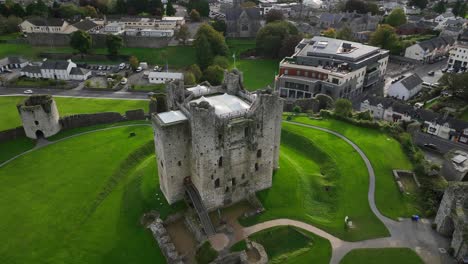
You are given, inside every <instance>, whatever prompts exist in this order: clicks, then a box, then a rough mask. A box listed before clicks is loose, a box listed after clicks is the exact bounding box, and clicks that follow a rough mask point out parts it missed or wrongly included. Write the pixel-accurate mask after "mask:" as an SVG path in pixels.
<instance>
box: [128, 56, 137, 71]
mask: <svg viewBox="0 0 468 264" xmlns="http://www.w3.org/2000/svg"><path fill="white" fill-rule="evenodd" d="M128 63H129V64H130V67H132V69H133V70H136V68H138V65H139V64H140V61H139V60H138V58H137V57H135V56H130V58H128Z"/></svg>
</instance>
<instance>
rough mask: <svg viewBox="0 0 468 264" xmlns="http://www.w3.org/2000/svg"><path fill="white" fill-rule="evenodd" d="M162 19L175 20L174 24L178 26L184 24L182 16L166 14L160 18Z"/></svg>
mask: <svg viewBox="0 0 468 264" xmlns="http://www.w3.org/2000/svg"><path fill="white" fill-rule="evenodd" d="M162 21H175V22H176V25H177V26H179V27H180V26H182V25H183V24H185V18H184V17H175V16H166V17H163V18H162Z"/></svg>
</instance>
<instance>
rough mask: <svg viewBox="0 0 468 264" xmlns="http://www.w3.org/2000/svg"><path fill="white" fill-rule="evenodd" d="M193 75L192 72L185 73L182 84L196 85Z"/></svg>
mask: <svg viewBox="0 0 468 264" xmlns="http://www.w3.org/2000/svg"><path fill="white" fill-rule="evenodd" d="M196 83H197V82H196V80H195V75H193V73H192V72H190V71H187V72H185V73H184V84H185V85H194V84H196Z"/></svg>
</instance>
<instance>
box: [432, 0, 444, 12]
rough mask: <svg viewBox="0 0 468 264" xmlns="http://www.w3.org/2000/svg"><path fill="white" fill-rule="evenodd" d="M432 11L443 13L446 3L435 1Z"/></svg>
mask: <svg viewBox="0 0 468 264" xmlns="http://www.w3.org/2000/svg"><path fill="white" fill-rule="evenodd" d="M434 11H435V12H437V13H439V14H443V13H445V11H447V5H446V3H445V2H444V1H443V0H441V1H439V2H437V3H436V4H435V5H434Z"/></svg>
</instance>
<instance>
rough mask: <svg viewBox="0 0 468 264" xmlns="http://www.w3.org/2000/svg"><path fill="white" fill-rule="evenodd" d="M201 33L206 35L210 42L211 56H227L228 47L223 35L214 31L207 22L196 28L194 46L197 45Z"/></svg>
mask: <svg viewBox="0 0 468 264" xmlns="http://www.w3.org/2000/svg"><path fill="white" fill-rule="evenodd" d="M202 35H204V36H206V39H207V40H208V42H209V43H210V46H211V49H212V50H211V51H212V53H213V56H216V55H220V56H227V54H228V51H229V49H228V47H227V45H226V40H225V39H224V36H223V35H222V34H221V33H220V32H218V31H216V30H215V29H214V28H213V27H212V26H210V25H209V24H207V23H205V24H203V25H201V26H200V27H199V28H198V31H197V33H196V34H195V41H194V45H195V46H197V43H198V39H199V38H200V36H202Z"/></svg>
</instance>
